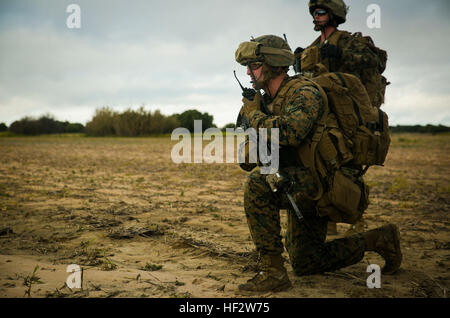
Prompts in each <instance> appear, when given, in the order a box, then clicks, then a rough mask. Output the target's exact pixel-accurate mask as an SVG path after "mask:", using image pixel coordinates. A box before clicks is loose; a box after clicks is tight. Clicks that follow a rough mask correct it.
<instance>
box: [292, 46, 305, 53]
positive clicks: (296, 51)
mask: <svg viewBox="0 0 450 318" xmlns="http://www.w3.org/2000/svg"><path fill="white" fill-rule="evenodd" d="M304 50H305V49H304V48H302V47H300V46H299V47H298V48H296V49H295V51H294V54H295V55H297V54H302V53H303V51H304Z"/></svg>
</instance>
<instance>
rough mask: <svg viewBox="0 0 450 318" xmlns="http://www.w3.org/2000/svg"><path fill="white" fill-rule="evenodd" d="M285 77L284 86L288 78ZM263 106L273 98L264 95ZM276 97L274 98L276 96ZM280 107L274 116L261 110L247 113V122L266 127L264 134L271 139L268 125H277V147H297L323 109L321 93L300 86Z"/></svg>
mask: <svg viewBox="0 0 450 318" xmlns="http://www.w3.org/2000/svg"><path fill="white" fill-rule="evenodd" d="M289 80H290V78H287V79H285V81H284V82H283V83H282V84H281V86H280V88H279V90H281V89H282V88H283V85H285V84H286V83H287V81H289ZM264 97H265V99H266V105H268V108H269V109H271V104H275V103H276V101H275V100H272V101H271V100H270V99H269V98H268V96H267V95H264ZM275 98H276V97H275ZM284 105H285V106H284V107H283V109H281V110H273V109H272V111H275V112H274V114H273V115H266V114H264V113H263V112H262V111H261V110H256V111H253V112H252V113H250V125H251V126H252V127H253V128H255V129H258V128H267V129H268V131H267V136H268V138H270V128H279V145H280V146H298V145H299V144H300V143H301V142H302V141H303V139H304V138H305V137H306V136H307V135H308V133H309V132H310V131H311V130H312V128H313V126H314V123H315V122H316V121H317V120H318V118H320V116H321V115H322V112H323V107H324V106H323V100H322V97H321V95H320V92H319V91H318V90H317V89H316V88H315V87H313V86H303V87H302V88H300V89H297V90H296V91H294V93H293V94H292V96H289V97H288V98H287V99H286V101H285V102H284Z"/></svg>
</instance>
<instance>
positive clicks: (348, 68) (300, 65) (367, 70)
mask: <svg viewBox="0 0 450 318" xmlns="http://www.w3.org/2000/svg"><path fill="white" fill-rule="evenodd" d="M308 6H309V12H310V14H311V15H312V17H313V23H314V30H315V31H318V32H320V36H319V37H318V38H317V39H316V40H315V41H314V42H313V43H312V44H311V45H310V46H308V47H307V48H306V49H303V48H300V47H299V48H297V49H296V50H295V55H296V62H295V64H294V68H295V70H296V71H297V72H302V73H303V74H305V75H309V76H312V77H314V76H317V75H319V74H321V73H323V72H341V73H349V74H353V75H355V76H357V77H358V78H359V79H360V80H361V82H362V83H363V85H364V86H365V88H366V91H367V94H368V95H369V98H370V101H371V103H372V105H373V106H375V107H380V106H381V105H382V104H383V103H384V94H385V89H386V85H388V83H387V81H386V78H385V77H384V76H382V75H381V74H382V73H383V71H384V70H385V68H386V62H387V54H386V52H385V51H383V50H381V49H379V48H378V47H376V46H375V45H374V43H373V41H372V39H371V38H370V37H368V36H365V37H363V36H362V34H361V33H359V32H357V33H354V34H351V33H350V32H347V31H342V30H338V26H339V25H341V24H343V23H345V22H346V19H347V13H348V7H347V6H346V4H345V3H344V1H343V0H310V1H309V4H308ZM363 229H364V221H363V220H362V219H361V220H360V221H359V222H358V223H356V225H354V226H353V227H352V228H351V229H350V231H349V232H348V233H353V232H354V231H362V230H363ZM329 234H337V229H336V224H335V223H330V224H329Z"/></svg>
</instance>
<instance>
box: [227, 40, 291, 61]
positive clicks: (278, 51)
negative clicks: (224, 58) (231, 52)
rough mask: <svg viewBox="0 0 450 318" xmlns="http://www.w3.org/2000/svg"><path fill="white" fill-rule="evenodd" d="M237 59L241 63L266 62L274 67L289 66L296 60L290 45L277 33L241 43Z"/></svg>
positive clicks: (237, 51)
mask: <svg viewBox="0 0 450 318" xmlns="http://www.w3.org/2000/svg"><path fill="white" fill-rule="evenodd" d="M235 60H236V62H238V63H239V64H241V65H244V66H248V64H250V63H256V62H264V63H265V64H267V65H270V66H273V67H289V66H290V65H292V64H293V63H294V61H295V56H294V54H293V53H292V50H291V48H290V47H289V45H288V44H287V43H286V41H284V40H283V39H282V38H280V37H279V36H276V35H263V36H260V37H258V38H256V39H252V40H251V41H246V42H242V43H241V44H239V47H238V49H237V50H236V52H235Z"/></svg>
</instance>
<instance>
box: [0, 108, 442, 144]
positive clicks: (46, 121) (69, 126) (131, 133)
mask: <svg viewBox="0 0 450 318" xmlns="http://www.w3.org/2000/svg"><path fill="white" fill-rule="evenodd" d="M194 120H201V121H202V130H203V131H204V130H205V129H208V128H212V127H216V125H215V124H214V117H213V116H212V115H210V114H208V113H201V112H199V111H197V110H195V109H190V110H187V111H184V112H183V113H180V114H173V115H168V116H166V115H163V114H161V112H160V111H159V110H156V111H154V112H152V111H146V110H145V109H144V108H143V107H140V108H139V109H137V110H132V109H127V110H125V111H123V112H118V111H114V110H112V109H110V108H109V107H103V108H100V109H97V110H96V111H95V114H94V116H93V117H92V119H91V120H90V121H89V122H87V123H86V126H84V125H83V124H80V123H70V122H68V121H64V122H62V121H58V120H56V119H54V117H53V116H52V115H50V114H46V115H43V116H41V117H39V118H37V119H35V118H33V117H24V118H22V119H20V120H17V121H15V122H13V123H12V124H11V125H10V126H9V127H8V126H6V124H5V123H0V132H4V131H9V132H11V133H14V134H20V135H42V134H64V133H84V134H86V135H87V136H121V137H135V136H149V135H160V134H170V133H172V131H173V130H174V129H175V128H178V127H184V128H187V129H188V130H189V131H190V132H194ZM234 127H235V125H234V124H233V123H229V124H227V125H225V126H224V127H222V130H223V131H225V129H226V128H234ZM389 129H390V131H391V133H430V134H437V133H446V132H450V127H447V126H444V125H425V126H421V125H397V126H390V127H389Z"/></svg>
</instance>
